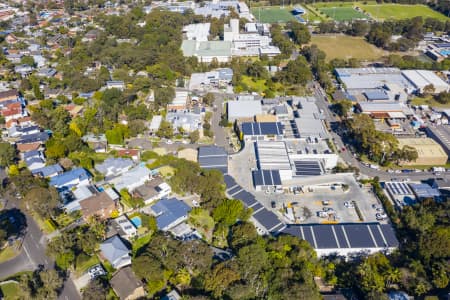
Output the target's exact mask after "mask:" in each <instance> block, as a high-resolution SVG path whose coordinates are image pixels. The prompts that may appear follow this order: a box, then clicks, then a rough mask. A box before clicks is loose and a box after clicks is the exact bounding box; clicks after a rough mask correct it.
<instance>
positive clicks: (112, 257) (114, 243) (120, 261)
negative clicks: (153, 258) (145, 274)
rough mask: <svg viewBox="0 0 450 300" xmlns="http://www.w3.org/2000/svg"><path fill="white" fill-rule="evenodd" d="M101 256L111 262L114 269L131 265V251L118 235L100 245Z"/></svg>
mask: <svg viewBox="0 0 450 300" xmlns="http://www.w3.org/2000/svg"><path fill="white" fill-rule="evenodd" d="M100 251H101V256H102V257H103V258H104V259H106V260H107V261H109V263H111V265H112V266H113V268H114V269H120V268H122V267H125V266H128V265H131V256H130V250H129V249H128V247H127V246H126V245H125V244H124V243H123V242H122V240H121V239H120V237H119V236H118V235H115V236H113V237H111V238H109V239H107V240H106V241H104V242H103V243H101V244H100Z"/></svg>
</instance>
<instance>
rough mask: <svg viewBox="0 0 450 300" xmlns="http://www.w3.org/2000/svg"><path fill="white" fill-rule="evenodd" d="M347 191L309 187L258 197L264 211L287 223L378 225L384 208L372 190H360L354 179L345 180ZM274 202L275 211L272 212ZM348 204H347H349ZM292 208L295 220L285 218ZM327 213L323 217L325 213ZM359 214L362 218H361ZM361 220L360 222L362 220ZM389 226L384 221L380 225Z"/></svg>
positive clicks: (339, 187) (344, 177)
mask: <svg viewBox="0 0 450 300" xmlns="http://www.w3.org/2000/svg"><path fill="white" fill-rule="evenodd" d="M339 181H340V182H342V181H344V182H345V183H344V184H345V185H346V187H345V189H343V188H342V185H341V184H339V185H338V184H334V185H333V183H331V184H330V185H320V186H316V187H314V186H310V188H307V189H304V192H299V193H297V194H294V193H292V192H288V193H286V192H285V193H284V194H275V193H273V194H267V193H265V192H257V193H255V195H256V198H257V199H258V200H260V201H261V203H263V204H264V206H265V207H267V208H270V209H272V210H273V211H276V212H277V214H278V215H280V216H282V220H283V221H285V222H286V223H347V222H349V223H354V222H376V221H380V220H377V219H376V214H377V213H380V211H377V210H376V209H375V208H374V206H375V207H381V204H380V203H379V202H378V200H377V199H376V197H375V196H374V195H373V192H372V191H371V189H370V188H369V187H364V186H363V187H360V184H359V183H358V182H357V181H356V180H355V179H354V178H353V177H352V176H343V177H342V179H340V180H339ZM273 202H275V208H273ZM346 203H347V204H346ZM287 207H291V208H292V212H293V214H294V217H295V220H294V219H292V216H291V219H290V218H289V217H287V216H286V211H287V210H286V208H287ZM325 210H328V212H327V213H320V215H321V216H319V212H325ZM358 211H359V214H358ZM360 217H361V219H360ZM384 222H387V220H382V221H381V223H384Z"/></svg>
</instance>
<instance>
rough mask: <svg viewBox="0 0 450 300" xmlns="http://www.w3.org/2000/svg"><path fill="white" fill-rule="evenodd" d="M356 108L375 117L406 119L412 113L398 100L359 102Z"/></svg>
mask: <svg viewBox="0 0 450 300" xmlns="http://www.w3.org/2000/svg"><path fill="white" fill-rule="evenodd" d="M357 109H358V110H359V111H360V112H361V113H363V114H368V115H370V116H371V117H372V118H375V119H406V117H407V116H410V115H412V114H413V112H412V111H411V109H409V108H408V107H407V106H406V105H405V104H403V103H398V102H381V103H379V102H360V103H358V105H357Z"/></svg>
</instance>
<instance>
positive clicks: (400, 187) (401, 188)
mask: <svg viewBox="0 0 450 300" xmlns="http://www.w3.org/2000/svg"><path fill="white" fill-rule="evenodd" d="M385 186H386V188H387V190H388V191H389V192H390V193H391V195H412V194H413V191H412V190H411V188H410V187H409V185H408V184H407V183H404V182H386V183H385Z"/></svg>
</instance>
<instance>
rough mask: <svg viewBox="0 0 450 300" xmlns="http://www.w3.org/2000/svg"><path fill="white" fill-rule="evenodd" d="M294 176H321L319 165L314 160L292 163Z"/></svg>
mask: <svg viewBox="0 0 450 300" xmlns="http://www.w3.org/2000/svg"><path fill="white" fill-rule="evenodd" d="M294 165H295V175H296V176H318V175H321V174H322V168H321V167H320V163H319V162H318V161H316V160H297V161H294Z"/></svg>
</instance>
